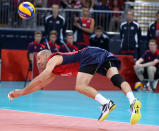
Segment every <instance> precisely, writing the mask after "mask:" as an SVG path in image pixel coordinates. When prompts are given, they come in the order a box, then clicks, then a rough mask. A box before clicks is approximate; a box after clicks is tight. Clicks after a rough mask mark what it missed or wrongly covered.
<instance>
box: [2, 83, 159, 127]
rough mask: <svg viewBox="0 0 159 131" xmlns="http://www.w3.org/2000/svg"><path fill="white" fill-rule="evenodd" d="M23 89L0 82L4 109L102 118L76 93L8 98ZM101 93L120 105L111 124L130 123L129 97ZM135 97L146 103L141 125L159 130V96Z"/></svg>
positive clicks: (140, 94)
mask: <svg viewBox="0 0 159 131" xmlns="http://www.w3.org/2000/svg"><path fill="white" fill-rule="evenodd" d="M23 85H24V82H0V109H8V110H17V111H26V112H36V113H46V114H55V115H62V116H73V117H80V118H92V119H98V117H99V115H100V108H99V107H100V105H99V104H98V103H97V102H96V101H95V100H92V99H90V98H88V97H86V96H84V95H82V94H80V93H78V92H76V91H46V90H40V91H37V92H35V93H33V94H29V95H26V96H22V97H19V98H17V99H15V100H14V101H13V102H10V101H9V100H8V96H7V94H8V93H9V92H10V91H12V90H13V89H15V88H16V89H19V88H23ZM100 93H101V94H103V95H104V96H105V97H106V98H109V99H112V100H113V101H114V102H115V103H116V104H117V108H116V109H115V110H114V111H113V112H111V114H110V115H109V117H108V118H107V120H108V121H117V122H125V123H129V119H130V112H129V102H128V100H127V98H126V97H125V95H124V94H123V93H122V92H121V91H100ZM134 94H135V96H136V97H137V98H138V99H139V100H141V102H142V109H141V113H142V118H141V120H140V122H139V124H144V125H154V126H159V93H153V92H143V91H138V92H134Z"/></svg>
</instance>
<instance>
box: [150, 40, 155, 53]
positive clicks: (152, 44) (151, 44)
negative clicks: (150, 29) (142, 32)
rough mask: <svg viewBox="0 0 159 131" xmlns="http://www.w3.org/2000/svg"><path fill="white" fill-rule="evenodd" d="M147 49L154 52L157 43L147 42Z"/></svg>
mask: <svg viewBox="0 0 159 131" xmlns="http://www.w3.org/2000/svg"><path fill="white" fill-rule="evenodd" d="M149 49H150V51H151V52H152V53H155V52H156V49H157V44H156V43H155V42H149Z"/></svg>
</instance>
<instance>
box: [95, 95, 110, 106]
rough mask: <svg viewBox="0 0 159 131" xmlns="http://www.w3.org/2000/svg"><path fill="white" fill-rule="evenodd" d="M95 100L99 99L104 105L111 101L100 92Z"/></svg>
mask: <svg viewBox="0 0 159 131" xmlns="http://www.w3.org/2000/svg"><path fill="white" fill-rule="evenodd" d="M95 100H96V101H98V102H99V103H100V104H102V105H104V104H106V103H109V101H110V100H108V99H106V98H105V97H104V96H102V95H101V94H99V93H98V94H97V95H96V96H95Z"/></svg>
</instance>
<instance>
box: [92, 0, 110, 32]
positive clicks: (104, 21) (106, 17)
mask: <svg viewBox="0 0 159 131" xmlns="http://www.w3.org/2000/svg"><path fill="white" fill-rule="evenodd" d="M95 10H104V11H106V10H110V9H109V6H108V3H107V0H101V4H99V5H98V6H96V7H95ZM95 18H96V19H95V21H99V20H100V22H99V23H100V25H101V26H102V27H103V28H104V30H108V29H109V22H110V13H105V12H100V13H95Z"/></svg>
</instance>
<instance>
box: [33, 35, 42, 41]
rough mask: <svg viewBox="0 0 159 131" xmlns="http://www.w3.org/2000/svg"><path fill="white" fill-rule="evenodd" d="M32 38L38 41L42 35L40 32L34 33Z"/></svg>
mask: <svg viewBox="0 0 159 131" xmlns="http://www.w3.org/2000/svg"><path fill="white" fill-rule="evenodd" d="M34 39H35V41H37V42H39V43H40V41H41V39H42V35H41V34H36V35H35V36H34Z"/></svg>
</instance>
